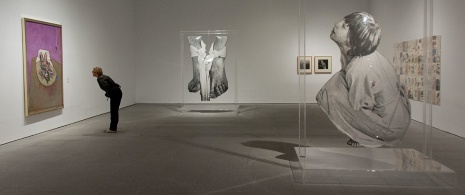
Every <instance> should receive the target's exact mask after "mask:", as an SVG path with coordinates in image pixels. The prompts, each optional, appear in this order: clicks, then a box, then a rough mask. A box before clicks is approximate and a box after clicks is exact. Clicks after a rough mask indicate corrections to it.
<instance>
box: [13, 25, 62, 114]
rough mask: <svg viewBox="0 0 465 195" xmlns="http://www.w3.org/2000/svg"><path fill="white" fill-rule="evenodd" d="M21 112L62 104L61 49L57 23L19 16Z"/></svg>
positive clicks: (60, 105)
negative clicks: (20, 37) (20, 35)
mask: <svg viewBox="0 0 465 195" xmlns="http://www.w3.org/2000/svg"><path fill="white" fill-rule="evenodd" d="M22 24H23V64H24V104H25V106H24V108H25V112H24V114H25V115H26V116H29V115H31V114H37V113H42V112H47V111H51V110H56V109H62V108H63V107H64V104H63V66H62V65H63V50H62V34H61V33H62V30H61V25H58V24H52V23H48V22H43V21H38V20H33V19H29V18H23V19H22Z"/></svg>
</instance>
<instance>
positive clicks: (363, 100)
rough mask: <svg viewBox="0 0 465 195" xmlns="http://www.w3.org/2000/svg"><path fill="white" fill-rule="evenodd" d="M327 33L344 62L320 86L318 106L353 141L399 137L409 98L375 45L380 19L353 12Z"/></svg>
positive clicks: (372, 143)
mask: <svg viewBox="0 0 465 195" xmlns="http://www.w3.org/2000/svg"><path fill="white" fill-rule="evenodd" d="M330 38H331V39H332V40H333V41H334V42H335V43H336V44H337V45H338V47H339V49H340V51H341V66H342V68H341V71H339V72H337V73H336V74H335V75H333V77H331V79H330V80H328V82H327V83H326V84H325V85H324V86H323V87H322V88H321V90H320V91H319V92H318V94H317V97H316V100H317V102H318V104H319V105H320V107H321V109H323V111H324V112H325V113H326V114H327V115H328V116H329V118H330V119H331V121H332V122H333V124H334V125H335V126H336V127H337V128H338V129H339V130H340V131H341V132H343V133H345V134H346V135H348V136H349V137H350V139H349V141H348V142H347V144H349V145H351V146H353V147H358V146H360V145H362V146H367V147H379V146H382V145H389V146H393V145H395V144H397V143H399V142H400V141H401V139H402V137H403V136H404V134H405V132H406V130H407V129H408V126H409V124H410V118H411V113H410V103H409V100H408V98H407V97H406V94H405V89H404V87H403V86H401V85H400V84H399V79H398V76H397V75H396V74H395V71H394V68H393V66H392V64H391V63H390V62H389V61H388V60H387V59H386V58H385V57H384V56H383V55H381V54H380V53H379V52H378V51H376V48H377V47H378V44H379V42H380V38H381V29H380V27H379V25H378V24H377V23H376V22H375V20H374V18H373V17H372V16H371V15H370V14H368V13H362V12H356V13H352V14H350V15H347V16H345V17H344V19H343V20H342V21H340V22H338V23H337V24H336V25H335V27H334V29H333V31H332V32H331V35H330Z"/></svg>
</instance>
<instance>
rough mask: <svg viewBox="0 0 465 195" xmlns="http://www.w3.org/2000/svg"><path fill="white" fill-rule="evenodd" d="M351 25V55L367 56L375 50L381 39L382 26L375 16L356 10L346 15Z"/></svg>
mask: <svg viewBox="0 0 465 195" xmlns="http://www.w3.org/2000/svg"><path fill="white" fill-rule="evenodd" d="M344 22H345V23H346V24H347V25H348V26H349V32H348V35H347V36H348V38H349V44H350V46H351V49H350V50H349V51H348V52H347V54H348V55H350V56H366V55H369V54H371V53H373V52H374V51H376V48H377V47H378V45H379V42H380V40H381V28H380V27H379V25H378V23H376V22H375V19H374V18H373V16H371V15H370V14H369V13H366V12H354V13H352V14H349V15H347V16H345V17H344Z"/></svg>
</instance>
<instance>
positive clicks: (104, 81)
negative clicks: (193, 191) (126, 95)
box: [97, 74, 120, 97]
mask: <svg viewBox="0 0 465 195" xmlns="http://www.w3.org/2000/svg"><path fill="white" fill-rule="evenodd" d="M97 82H98V85H99V86H100V88H101V89H102V90H103V91H105V96H106V97H110V95H111V89H113V88H115V87H118V88H119V87H120V85H118V83H115V81H113V79H111V78H110V77H109V76H107V75H103V74H102V75H100V76H99V77H97Z"/></svg>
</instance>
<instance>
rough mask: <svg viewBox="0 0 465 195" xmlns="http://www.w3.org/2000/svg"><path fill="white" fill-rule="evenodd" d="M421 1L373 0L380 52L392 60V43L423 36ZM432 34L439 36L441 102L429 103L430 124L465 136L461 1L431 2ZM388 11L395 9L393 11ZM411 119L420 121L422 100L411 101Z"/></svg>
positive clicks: (464, 29) (464, 41)
mask: <svg viewBox="0 0 465 195" xmlns="http://www.w3.org/2000/svg"><path fill="white" fill-rule="evenodd" d="M424 2H425V1H423V0H410V1H403V0H391V1H385V0H374V1H372V2H371V9H372V13H373V15H374V16H375V18H376V20H377V21H378V22H379V23H380V24H381V25H382V29H383V35H382V36H383V38H382V43H381V45H380V51H382V53H383V54H387V56H388V59H391V60H392V53H393V52H392V51H393V45H394V43H397V42H400V41H406V40H413V39H418V38H421V37H423V31H424V30H423V26H424V25H423V22H424V21H423V18H424ZM432 7H433V24H432V29H433V34H434V35H441V37H442V45H441V47H442V48H441V52H442V53H441V58H442V59H441V105H440V106H433V111H432V113H433V114H432V117H433V126H434V127H437V128H439V129H441V130H444V131H447V132H450V133H452V134H455V135H458V136H461V137H465V129H464V128H463V127H464V126H465V120H463V116H465V101H464V100H465V91H464V90H463V84H464V83H465V77H464V76H463V73H464V72H465V62H464V60H463V45H465V39H464V38H463V35H464V34H465V26H464V25H462V24H463V18H465V12H464V8H465V1H463V0H449V1H433V4H432ZM391 10H396V11H395V12H393V11H391ZM411 103H412V118H413V119H414V120H417V121H423V103H421V102H418V101H411Z"/></svg>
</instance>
